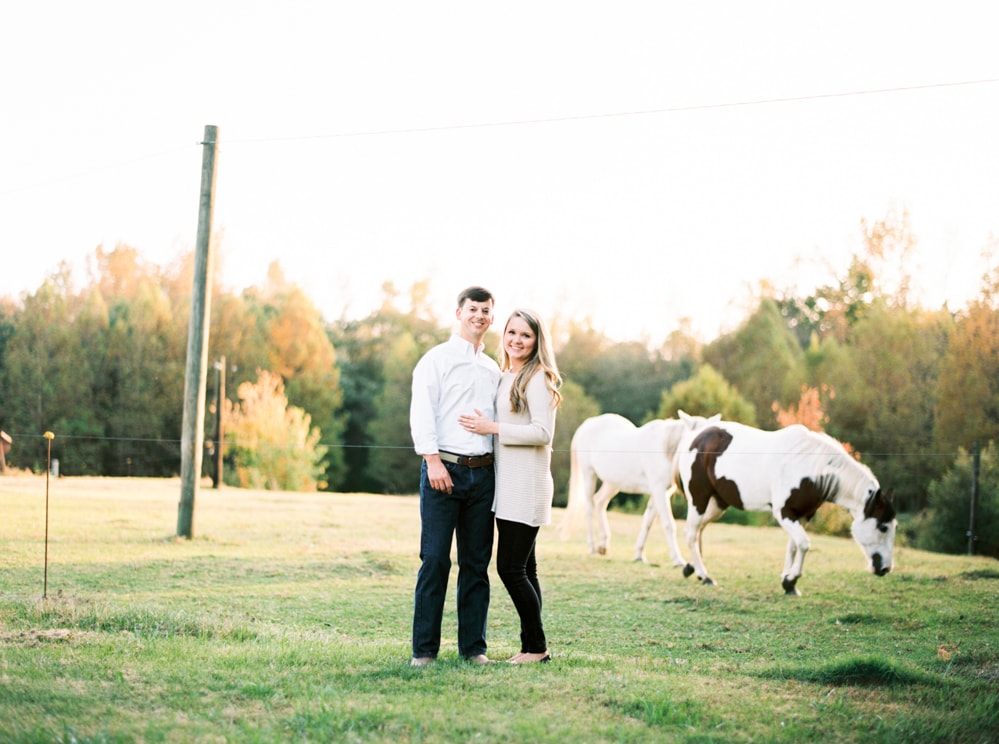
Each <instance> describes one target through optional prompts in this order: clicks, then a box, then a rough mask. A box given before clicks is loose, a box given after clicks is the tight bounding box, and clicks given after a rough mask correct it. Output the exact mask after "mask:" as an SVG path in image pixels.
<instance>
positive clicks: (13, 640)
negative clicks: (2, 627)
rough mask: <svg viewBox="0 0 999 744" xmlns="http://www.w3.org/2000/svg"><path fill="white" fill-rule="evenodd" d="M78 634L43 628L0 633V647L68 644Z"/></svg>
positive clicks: (64, 630) (72, 631) (70, 631)
mask: <svg viewBox="0 0 999 744" xmlns="http://www.w3.org/2000/svg"><path fill="white" fill-rule="evenodd" d="M79 635H80V632H79V631H77V630H70V629H69V628H45V629H36V630H20V631H15V632H0V646H21V647H32V646H41V645H43V644H46V643H70V642H72V641H73V640H75V639H76V638H78V637H79Z"/></svg>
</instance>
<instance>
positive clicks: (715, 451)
mask: <svg viewBox="0 0 999 744" xmlns="http://www.w3.org/2000/svg"><path fill="white" fill-rule="evenodd" d="M677 468H678V476H679V479H680V484H681V487H682V488H683V491H684V493H685V494H686V496H687V505H688V509H687V523H686V537H687V544H688V545H689V547H690V551H691V559H690V564H688V565H687V566H686V567H685V568H684V576H690V574H692V573H696V574H697V576H698V578H699V579H700V580H701V581H702V582H704V583H705V584H713V583H714V582H713V581H712V580H711V578H710V577H709V576H708V572H707V569H705V567H704V560H703V559H702V557H701V533H702V532H703V530H704V527H705V526H706V525H708V524H709V523H711V522H713V521H714V520H716V519H718V517H720V516H721V515H722V513H723V512H724V511H725V510H726V509H727V508H729V507H734V508H736V509H743V510H745V511H769V512H771V513H772V514H773V516H774V519H776V520H777V522H778V524H780V526H781V527H783V528H784V530H785V531H786V532H787V533H788V535H789V539H788V543H787V555H786V558H785V561H784V571H783V574H782V577H781V583H782V586H783V587H784V591H785V592H786V593H787V594H800V592H799V591H798V589H797V588H796V586H795V585H796V583H797V581H798V579H799V578H800V577H801V570H802V564H803V563H804V560H805V553H807V552H808V548H809V541H808V535H807V534H805V527H804V523H805V522H807V521H808V520H809V519H811V518H812V517H813V516H814V515H815V512H816V511H817V510H818V508H819V506H821V505H822V504H823V503H826V502H828V503H832V504H838V505H839V506H842V507H843V508H845V509H846V510H848V511H849V512H850V513H851V514H852V515H853V525H852V528H851V532H852V534H853V537H854V539H855V540H856V541H857V544H858V545H860V548H861V550H862V551H863V552H864V555H866V556H867V558H868V560H869V564H868V567H869V569H870V571H871V572H872V573H874V574H875V575H877V576H884V575H885V574H887V573H888V572H889V571H891V568H892V552H893V548H894V541H895V528H896V526H897V523H896V520H895V507H894V505H893V503H892V491H891V490H890V489H889V491H888V493H887V494H883V493H882V492H881V486H880V485H879V484H878V480H877V478H875V477H874V475H873V473H871V471H870V469H869V468H868V467H867V466H866V465H863V464H862V463H860V462H858V461H857V460H855V459H854V458H853V457H851V456H850V454H849V453H848V452H847V451H846V450H845V449H844V447H843V445H842V444H840V443H839V442H837V441H836V440H835V439H833V438H832V437H830V436H829V435H827V434H822V433H818V432H814V431H809V430H808V429H806V428H805V427H804V426H801V425H799V424H795V425H792V426H788V427H786V428H784V429H780V430H778V431H764V430H762V429H756V428H754V427H751V426H746V425H744V424H738V423H733V422H727V421H726V422H720V423H718V424H715V425H713V426H709V427H707V428H704V429H702V430H701V431H699V432H694V433H692V434H691V435H689V436H687V437H685V440H684V442H683V443H682V444H681V445H680V450H679V451H678V453H677Z"/></svg>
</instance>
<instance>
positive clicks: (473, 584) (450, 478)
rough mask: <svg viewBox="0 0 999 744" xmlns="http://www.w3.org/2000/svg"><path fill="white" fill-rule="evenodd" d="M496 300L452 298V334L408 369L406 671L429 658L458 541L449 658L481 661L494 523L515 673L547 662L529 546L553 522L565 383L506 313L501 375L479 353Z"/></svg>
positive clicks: (546, 345) (541, 341)
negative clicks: (410, 457)
mask: <svg viewBox="0 0 999 744" xmlns="http://www.w3.org/2000/svg"><path fill="white" fill-rule="evenodd" d="M494 304H495V300H494V298H493V295H492V294H491V293H490V292H489V291H488V290H486V289H483V288H482V287H469V288H468V289H465V290H464V291H462V292H461V294H459V295H458V306H457V310H456V311H455V317H456V318H457V320H458V324H459V329H458V332H457V333H456V334H455V335H453V336H451V338H450V340H448V341H446V342H445V343H443V344H440V345H438V346H435V347H434V348H432V349H430V350H429V351H428V352H427V353H426V354H425V355H424V356H423V357H422V358H421V359H420V361H419V362H418V363H417V365H416V367H415V369H414V370H413V397H412V403H411V406H410V427H411V430H412V435H413V443H414V446H415V449H416V452H417V454H419V455H422V457H423V464H422V466H421V471H420V522H421V528H420V560H421V565H420V570H419V573H418V574H417V579H416V592H415V603H414V610H413V657H412V660H411V662H410V663H411V664H412V665H413V666H426V665H428V664H431V663H433V661H434V660H435V659H436V658H437V654H438V652H439V650H440V643H441V622H442V618H443V613H444V602H445V597H446V594H447V585H448V577H449V574H450V570H451V543H452V539H453V538H455V537H456V538H457V548H458V551H457V556H458V589H457V605H458V653H459V655H460V656H461V657H462V658H464V659H466V660H468V661H470V662H472V663H475V664H490V663H492V661H491V660H490V659H489V657H488V656H487V655H486V623H487V616H488V611H489V576H488V568H489V561H490V559H491V557H492V550H493V534H494V515H495V532H496V533H497V534H498V542H497V545H496V571H497V573H498V574H499V577H500V579H501V580H502V582H503V585H504V586H505V587H506V590H507V592H508V593H509V594H510V598H511V599H512V600H513V603H514V607H516V609H517V613H518V614H519V615H520V628H521V630H520V653H518V654H516V655H515V656H514V657H512V658H511V659H509V662H510V663H513V664H525V663H534V662H546V661H549V660H550V659H551V654H550V653H549V651H548V644H547V640H546V638H545V631H544V625H543V623H542V620H541V585H540V583H539V582H538V570H537V559H536V556H535V545H536V541H537V536H538V531H539V529H540V528H541V526H542V525H546V524H549V523H550V522H551V508H552V495H553V493H554V483H553V481H552V475H551V453H552V440H553V437H554V434H555V412H556V409H557V408H558V405H559V403H560V402H561V399H562V396H561V394H560V393H559V387H560V386H561V384H562V378H561V377H560V375H559V372H558V367H557V365H556V363H555V355H554V352H553V350H552V342H551V338H550V336H549V334H548V330H547V328H546V326H545V324H544V322H543V321H542V320H541V318H540V317H539V316H538V315H537V314H536V313H534V312H532V311H530V310H523V309H521V310H515V311H514V312H513V313H512V314H511V315H510V317H509V319H508V320H507V322H506V327H505V328H504V329H503V338H502V343H501V350H500V364H499V365H497V364H496V362H495V361H494V360H493V359H492V358H491V357H489V356H488V355H487V354H486V353H485V350H484V344H483V339H484V338H485V335H486V332H487V331H488V330H489V327H490V326H491V325H492V323H493V320H494V318H493V307H494Z"/></svg>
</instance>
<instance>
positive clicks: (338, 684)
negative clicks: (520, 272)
mask: <svg viewBox="0 0 999 744" xmlns="http://www.w3.org/2000/svg"><path fill="white" fill-rule="evenodd" d="M179 496H180V484H179V481H176V480H173V481H157V480H128V479H117V480H115V479H85V478H79V479H72V478H70V479H61V480H57V481H52V482H51V483H50V507H49V545H48V586H47V598H45V599H43V598H42V589H43V582H44V566H45V560H44V535H45V479H44V478H33V477H8V478H0V515H2V516H0V741H4V742H53V741H57V742H71V741H72V742H188V741H204V742H217V741H239V742H244V741H245V742H273V741H289V742H327V741H337V742H340V741H343V742H388V741H391V742H395V743H397V744H402V743H404V742H466V741H475V742H559V744H567V743H568V742H646V741H682V742H730V741H745V742H750V741H752V742H798V741H837V742H865V743H867V742H875V743H876V742H909V741H912V742H962V744H964V743H967V744H974V743H975V742H999V628H997V624H996V621H995V619H994V614H995V612H996V608H997V607H999V601H997V600H999V563H997V562H996V561H994V560H990V559H985V558H971V557H961V556H944V555H936V554H932V553H926V552H923V551H917V550H913V549H910V548H906V547H898V548H897V549H896V561H895V563H896V570H895V571H894V572H893V573H892V574H890V575H889V576H887V577H884V578H876V577H874V576H872V575H870V574H868V573H865V571H864V566H863V564H864V561H863V557H862V555H861V553H860V551H859V549H858V548H857V546H856V545H855V544H854V543H853V541H852V540H849V539H843V538H835V537H824V536H814V537H813V547H812V551H811V552H810V553H809V555H808V558H807V560H806V562H805V573H804V576H803V578H802V579H801V580H800V581H799V584H798V586H799V588H800V589H801V590H802V592H803V596H801V597H786V596H785V595H784V594H783V592H782V590H781V588H780V581H779V573H780V568H781V566H782V564H783V556H784V547H785V536H784V533H783V532H781V531H780V530H779V529H776V528H772V527H765V526H764V527H753V526H741V525H731V524H716V525H711V526H710V527H708V528H707V530H706V531H705V538H704V539H705V560H706V562H707V564H708V568H709V570H710V572H711V575H712V576H713V577H714V578H715V580H716V581H718V583H719V586H717V587H705V586H701V585H700V584H698V583H696V580H694V579H686V580H685V579H683V578H682V576H681V574H680V571H679V570H678V569H674V568H673V567H672V566H671V565H669V563H668V560H667V558H666V549H665V545H664V540H663V537H662V534H661V532H658V528H656V529H657V532H655V533H653V536H652V538H651V539H650V541H649V545H648V547H647V554H648V555H649V556H650V561H651V562H650V563H649V564H640V563H633V562H632V561H631V560H630V558H631V556H632V554H633V546H634V540H635V538H636V537H637V534H638V528H639V523H640V519H641V517H640V515H637V514H622V513H618V512H612V513H611V514H610V517H611V525H612V528H613V540H614V543H613V547H612V549H611V553H610V555H608V556H603V557H597V556H590V555H588V554H587V551H586V545H585V539H584V536H583V535H582V534H581V533H580V534H577V535H575V536H574V537H573V538H572V539H570V540H567V541H562V540H560V539H559V537H558V530H557V529H556V528H555V527H554V526H553V527H548V528H545V529H543V530H542V532H541V539H540V544H539V560H540V570H541V576H542V582H543V585H544V589H545V620H546V630H547V632H548V637H549V643H550V646H551V650H552V652H553V654H554V657H555V659H554V661H553V663H551V664H547V665H536V666H510V665H505V664H497V665H494V666H492V667H486V668H480V667H475V666H470V665H467V664H465V663H463V662H461V661H460V660H458V658H457V650H456V647H455V635H456V630H455V618H454V610H453V596H454V575H453V574H454V572H452V587H451V592H450V594H449V604H448V611H447V613H446V615H445V627H444V637H443V640H444V648H443V650H442V653H441V660H440V661H439V662H438V663H437V664H436V665H434V666H432V667H428V668H425V669H412V668H410V667H409V666H408V661H409V656H410V648H409V633H410V622H411V618H412V616H411V605H412V590H413V583H414V580H415V576H416V570H417V567H418V558H417V555H416V553H417V542H418V531H419V517H418V504H417V500H416V499H415V498H400V497H385V496H370V495H362V494H335V495H332V494H286V493H269V492H259V491H239V490H234V489H225V490H222V491H213V490H211V489H208V488H203V489H202V490H201V491H200V493H199V495H198V502H197V504H196V505H195V520H194V530H195V539H194V540H178V539H177V538H175V537H174V532H175V530H176V521H177V503H178V500H179ZM560 516H561V514H560V512H558V511H556V515H555V519H556V521H557V520H558V519H559V518H560ZM681 529H682V524H681ZM517 638H518V623H517V618H516V614H515V612H514V611H513V608H512V606H511V603H510V601H509V598H508V597H507V596H506V593H505V591H504V590H503V588H502V585H501V584H500V582H499V580H498V579H497V578H496V577H495V576H494V577H493V603H492V608H491V612H490V624H489V639H490V654H491V655H492V656H494V657H495V658H499V659H502V658H505V657H507V656H510V655H512V654H513V653H515V652H516V651H517V650H519V649H518V648H517Z"/></svg>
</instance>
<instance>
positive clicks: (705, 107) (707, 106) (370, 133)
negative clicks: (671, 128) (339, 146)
mask: <svg viewBox="0 0 999 744" xmlns="http://www.w3.org/2000/svg"><path fill="white" fill-rule="evenodd" d="M993 83H999V78H984V79H982V80H964V81H959V82H951V83H928V84H924V85H909V86H903V87H898V88H874V89H871V90H853V91H846V92H841V93H815V94H811V95H804V96H789V97H786V98H759V99H753V100H748V101H732V102H728V103H704V104H697V105H691V106H670V107H666V108H656V109H642V110H637V111H616V112H610V113H601V114H575V115H571V116H552V117H544V118H537V119H510V120H505V121H492V122H476V123H471V124H442V125H440V126H434V127H406V128H400V129H371V130H358V131H352V132H334V133H333V134H306V135H299V136H286V137H260V138H254V139H242V140H230V141H229V143H228V144H246V143H254V142H287V141H293V140H310V139H337V138H342V137H376V136H382V135H389V134H422V133H426V132H446V131H453V130H461V129H487V128H497V127H518V126H527V125H532V124H558V123H561V122H569V121H589V120H594V119H611V118H620V117H627V116H650V115H653V114H676V113H683V112H688V111H709V110H712V109H724V108H739V107H745V106H765V105H772V104H777V103H798V102H802V101H816V100H823V99H832V98H849V97H856V96H872V95H884V94H886V93H904V92H909V91H919V90H932V89H936V88H957V87H962V86H970V85H987V84H993Z"/></svg>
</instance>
